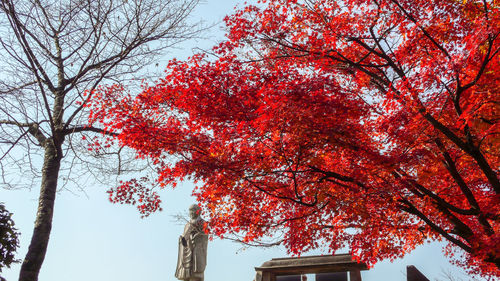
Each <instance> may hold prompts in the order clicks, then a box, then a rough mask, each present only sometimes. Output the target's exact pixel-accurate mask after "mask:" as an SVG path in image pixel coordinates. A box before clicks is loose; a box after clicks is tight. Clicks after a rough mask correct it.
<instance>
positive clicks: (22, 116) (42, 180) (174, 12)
mask: <svg viewBox="0 0 500 281" xmlns="http://www.w3.org/2000/svg"><path fill="white" fill-rule="evenodd" d="M0 1H1V4H0V26H1V27H0V60H2V61H0V169H1V179H0V181H1V183H2V184H3V185H4V187H6V188H16V187H18V186H19V185H23V184H24V185H26V184H27V185H28V186H33V185H34V184H40V197H39V203H38V212H37V215H36V221H35V227H34V232H33V236H32V239H31V244H30V246H29V249H28V253H27V255H26V257H25V259H24V261H23V264H22V267H21V272H20V277H19V280H23V281H24V280H29V281H34V280H37V279H38V274H39V271H40V267H41V266H42V263H43V260H44V257H45V253H46V250H47V244H48V241H49V236H50V231H51V225H52V216H53V208H54V201H55V198H56V194H57V190H58V182H59V184H63V185H64V183H67V182H68V181H72V180H75V179H76V178H78V176H81V175H85V174H86V175H88V172H90V173H93V172H94V171H95V170H96V166H101V168H106V165H105V164H103V163H104V162H100V160H102V159H109V156H110V154H113V155H115V156H116V157H118V158H117V159H119V160H120V161H121V160H122V159H123V158H122V157H121V154H120V152H121V151H120V150H118V151H111V150H110V151H91V152H86V145H85V143H84V141H83V139H84V138H82V135H83V136H87V137H89V136H90V137H91V135H92V134H100V133H105V131H104V130H103V129H102V128H96V127H90V126H87V125H86V120H87V116H88V112H87V107H85V105H86V103H87V101H88V100H89V98H90V96H91V95H92V93H93V90H95V89H97V88H98V87H99V86H100V85H103V84H106V83H112V82H123V80H124V79H129V78H130V77H133V76H134V75H135V74H137V73H138V72H139V71H141V70H143V69H144V67H146V66H148V65H150V64H151V63H152V62H153V61H154V60H155V59H157V58H158V56H159V55H160V54H162V53H163V51H165V50H166V49H167V48H169V47H172V46H174V45H175V44H178V43H180V42H182V41H185V40H187V39H191V38H194V37H196V36H198V35H199V32H200V31H201V30H202V28H201V25H200V24H199V23H190V21H189V16H190V14H191V13H192V11H193V9H194V8H195V6H196V5H197V4H198V2H199V0H162V1H154V0H116V1H112V0H99V1H98V0H57V1H56V0H46V1H40V0H0ZM88 156H93V158H89V157H88ZM89 159H92V161H89ZM113 161H115V162H116V159H113ZM93 163H95V165H94V164H93ZM98 163H101V164H98ZM121 164H123V161H121V162H120V165H121ZM121 167H123V166H121ZM97 170H100V171H103V170H102V169H97ZM28 172H29V173H30V174H27V173H28ZM115 172H118V173H120V172H122V168H118V170H115ZM31 175H32V176H31ZM87 177H88V176H87ZM26 181H27V182H26ZM59 188H60V187H59Z"/></svg>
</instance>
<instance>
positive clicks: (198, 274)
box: [175, 218, 208, 280]
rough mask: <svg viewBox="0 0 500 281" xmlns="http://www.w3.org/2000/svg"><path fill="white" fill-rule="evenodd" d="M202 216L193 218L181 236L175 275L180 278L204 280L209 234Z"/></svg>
mask: <svg viewBox="0 0 500 281" xmlns="http://www.w3.org/2000/svg"><path fill="white" fill-rule="evenodd" d="M204 224H205V221H203V220H202V219H201V218H198V219H196V220H194V221H193V220H192V221H190V222H188V223H187V224H186V226H185V227H184V233H183V234H182V235H181V236H180V237H179V254H178V259H177V268H176V270H175V277H176V278H177V279H179V280H203V276H204V275H203V272H204V271H205V267H206V265H207V244H208V235H207V234H205V232H204V229H203V226H204Z"/></svg>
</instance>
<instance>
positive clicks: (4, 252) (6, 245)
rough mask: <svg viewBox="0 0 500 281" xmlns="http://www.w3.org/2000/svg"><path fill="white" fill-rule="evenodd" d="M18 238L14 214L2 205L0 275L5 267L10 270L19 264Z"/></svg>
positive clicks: (0, 208)
mask: <svg viewBox="0 0 500 281" xmlns="http://www.w3.org/2000/svg"><path fill="white" fill-rule="evenodd" d="M18 236H19V232H17V229H16V228H15V225H14V221H13V220H12V213H10V212H9V211H7V209H5V206H4V205H3V203H0V273H1V272H2V269H3V268H4V267H7V268H9V267H10V266H11V264H13V263H17V262H19V261H18V260H16V259H15V252H16V250H17V248H18V247H19V239H18ZM3 280H5V279H3V278H2V277H0V281H3Z"/></svg>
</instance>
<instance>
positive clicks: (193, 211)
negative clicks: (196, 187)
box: [189, 204, 201, 220]
mask: <svg viewBox="0 0 500 281" xmlns="http://www.w3.org/2000/svg"><path fill="white" fill-rule="evenodd" d="M200 215H201V208H200V206H198V205H196V204H193V205H191V206H189V217H190V218H191V219H193V220H194V219H197V218H198V217H199V216H200Z"/></svg>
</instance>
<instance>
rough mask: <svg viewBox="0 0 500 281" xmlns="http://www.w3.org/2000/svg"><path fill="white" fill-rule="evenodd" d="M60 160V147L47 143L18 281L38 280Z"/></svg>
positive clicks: (47, 235)
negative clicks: (32, 224)
mask: <svg viewBox="0 0 500 281" xmlns="http://www.w3.org/2000/svg"><path fill="white" fill-rule="evenodd" d="M61 158H62V154H61V145H60V144H54V143H53V142H52V140H49V141H47V144H46V145H45V156H44V161H43V168H42V183H41V187H40V197H39V201H38V212H37V215H36V221H35V228H34V230H33V236H32V237H31V244H30V246H29V249H28V253H27V254H26V257H25V258H24V261H23V264H22V266H21V272H20V274H19V281H37V280H38V274H39V272H40V268H41V266H42V263H43V260H44V258H45V252H46V251H47V245H48V243H49V236H50V230H51V229H52V216H53V213H54V201H55V198H56V191H57V178H58V175H59V168H60V164H61Z"/></svg>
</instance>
